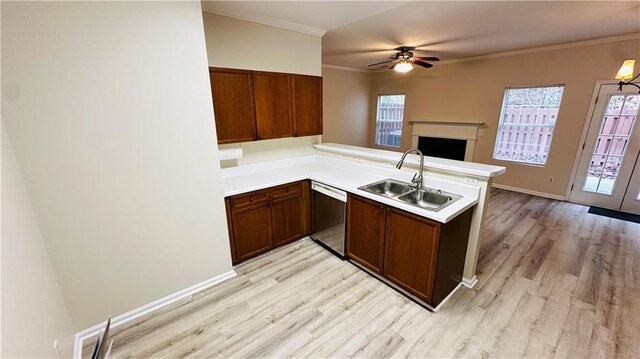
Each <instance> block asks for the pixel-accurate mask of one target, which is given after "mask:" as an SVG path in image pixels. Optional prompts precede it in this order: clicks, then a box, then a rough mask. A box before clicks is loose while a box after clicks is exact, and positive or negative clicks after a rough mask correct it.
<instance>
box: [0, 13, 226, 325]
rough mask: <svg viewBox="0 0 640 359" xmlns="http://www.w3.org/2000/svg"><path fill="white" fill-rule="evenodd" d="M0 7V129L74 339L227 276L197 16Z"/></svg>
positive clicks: (220, 199) (221, 208) (216, 165)
mask: <svg viewBox="0 0 640 359" xmlns="http://www.w3.org/2000/svg"><path fill="white" fill-rule="evenodd" d="M2 7H3V9H2V42H3V43H2V75H3V76H2V109H3V121H4V123H5V126H6V130H7V133H8V136H9V138H10V139H11V141H12V144H13V146H14V150H15V155H16V158H17V161H18V165H19V167H20V169H21V171H22V175H23V177H24V181H25V185H26V188H27V191H28V193H29V196H30V198H31V201H32V205H33V209H34V212H35V215H36V218H37V220H38V223H39V225H40V230H41V232H42V236H43V238H44V240H45V242H46V245H47V248H48V249H49V254H50V257H51V262H52V265H53V268H54V270H55V272H56V274H57V276H58V280H59V283H60V287H61V289H62V293H63V295H64V297H65V300H66V303H67V307H68V308H69V312H70V315H71V317H72V321H73V329H74V330H81V329H85V328H86V327H88V326H90V325H93V324H96V323H98V322H100V321H102V320H104V319H105V318H106V317H107V316H108V315H118V314H122V313H124V312H126V311H128V310H131V309H133V308H136V307H138V306H140V305H144V304H147V303H149V302H151V301H154V300H157V299H159V298H161V297H164V296H166V295H168V294H171V293H174V292H176V291H178V290H181V289H183V288H186V287H189V286H191V285H193V284H196V283H198V282H201V281H203V280H206V279H209V278H211V277H213V276H216V275H219V274H221V273H224V272H227V271H229V270H230V269H231V258H230V254H229V253H230V251H229V240H228V235H227V228H226V220H225V212H224V211H225V209H224V203H223V194H222V189H221V177H220V166H219V163H218V155H217V146H216V135H215V128H214V125H213V121H211V119H212V117H213V111H212V108H213V107H212V103H211V93H210V87H209V81H208V69H207V58H206V49H205V42H204V32H203V25H202V13H201V9H200V3H199V2H181V1H178V2H153V3H146V2H83V3H80V2H37V3H36V2H12V3H7V2H3V4H2ZM3 192H4V191H3ZM10 328H11V327H10V326H9V327H6V328H3V332H4V331H5V330H10Z"/></svg>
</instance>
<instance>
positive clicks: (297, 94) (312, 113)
mask: <svg viewBox="0 0 640 359" xmlns="http://www.w3.org/2000/svg"><path fill="white" fill-rule="evenodd" d="M291 88H292V91H293V96H292V97H293V123H294V126H295V135H296V136H312V135H321V134H322V77H317V76H306V75H291Z"/></svg>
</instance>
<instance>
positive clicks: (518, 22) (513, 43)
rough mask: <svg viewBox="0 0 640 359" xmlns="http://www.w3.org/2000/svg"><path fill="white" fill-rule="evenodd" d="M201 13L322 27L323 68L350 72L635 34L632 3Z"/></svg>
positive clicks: (339, 6) (261, 5)
mask: <svg viewBox="0 0 640 359" xmlns="http://www.w3.org/2000/svg"><path fill="white" fill-rule="evenodd" d="M203 10H204V11H207V12H213V13H219V14H221V15H227V16H232V17H241V18H242V17H243V16H244V17H245V19H247V18H251V17H253V18H261V19H271V20H275V21H277V22H282V23H283V24H286V23H289V24H294V25H296V24H297V25H301V27H307V28H310V29H312V30H320V31H321V30H326V34H325V35H324V37H323V40H322V53H323V61H322V62H323V64H330V65H338V66H348V67H356V68H366V67H367V64H370V63H374V62H379V61H383V60H384V59H385V58H386V57H388V56H389V55H392V54H393V53H394V52H393V51H389V49H393V48H394V47H397V46H400V45H408V46H419V49H420V50H421V51H416V52H418V53H417V55H421V56H430V55H433V56H439V57H440V58H441V59H442V60H453V59H460V58H466V57H474V56H480V55H487V54H495V53H500V52H507V51H514V50H522V49H528V48H534V47H541V46H548V45H556V44H563V43H569V42H576V41H583V40H590V39H598V38H604V37H611V36H618V35H626V34H634V33H636V34H640V1H571V2H569V1H555V2H545V1H539V2H536V1H517V2H516V1H513V2H507V1H413V2H406V1H392V2H389V1H343V2H340V1H332V2H322V1H211V2H210V1H206V2H203ZM238 15H241V16H238ZM320 33H321V32H320Z"/></svg>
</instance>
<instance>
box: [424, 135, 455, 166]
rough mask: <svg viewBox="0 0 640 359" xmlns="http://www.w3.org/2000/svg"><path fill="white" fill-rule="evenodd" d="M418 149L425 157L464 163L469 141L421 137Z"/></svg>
mask: <svg viewBox="0 0 640 359" xmlns="http://www.w3.org/2000/svg"><path fill="white" fill-rule="evenodd" d="M418 149H419V150H420V151H421V152H422V153H423V154H424V155H425V156H431V157H439V158H447V159H450V160H458V161H464V154H465V152H466V150H467V140H457V139H453V138H440V137H422V136H420V138H419V139H418Z"/></svg>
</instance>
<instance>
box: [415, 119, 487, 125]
mask: <svg viewBox="0 0 640 359" xmlns="http://www.w3.org/2000/svg"><path fill="white" fill-rule="evenodd" d="M409 123H410V124H412V125H415V124H444V125H457V126H460V125H462V126H476V127H479V126H484V122H482V121H479V122H468V121H433V120H415V121H409Z"/></svg>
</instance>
